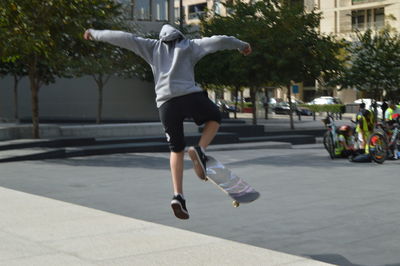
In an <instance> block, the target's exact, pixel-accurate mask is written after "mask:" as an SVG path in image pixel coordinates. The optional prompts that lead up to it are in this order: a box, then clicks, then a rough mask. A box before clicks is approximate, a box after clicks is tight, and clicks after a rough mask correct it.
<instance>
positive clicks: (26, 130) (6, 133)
mask: <svg viewBox="0 0 400 266" xmlns="http://www.w3.org/2000/svg"><path fill="white" fill-rule="evenodd" d="M184 131H185V134H189V133H197V132H198V127H197V126H196V125H195V124H193V123H184ZM154 135H164V129H163V126H162V124H161V123H160V122H152V123H132V124H104V125H103V124H100V125H73V126H59V125H45V124H44V125H40V137H41V138H59V137H126V136H154ZM29 138H32V126H31V125H8V126H3V127H0V140H10V139H29Z"/></svg>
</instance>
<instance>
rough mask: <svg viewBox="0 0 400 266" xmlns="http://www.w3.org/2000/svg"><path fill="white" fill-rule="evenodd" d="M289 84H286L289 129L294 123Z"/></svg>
mask: <svg viewBox="0 0 400 266" xmlns="http://www.w3.org/2000/svg"><path fill="white" fill-rule="evenodd" d="M290 87H291V86H290V84H288V85H287V90H288V101H289V108H290V109H289V118H290V129H294V123H293V112H292V111H293V109H292V92H291V88H290Z"/></svg>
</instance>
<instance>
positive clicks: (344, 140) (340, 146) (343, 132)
mask: <svg viewBox="0 0 400 266" xmlns="http://www.w3.org/2000/svg"><path fill="white" fill-rule="evenodd" d="M353 131H354V129H353V127H351V126H348V125H343V126H341V127H340V128H339V130H338V140H337V143H336V148H335V155H336V157H338V158H347V157H349V156H350V155H353V154H354V153H355V146H354V136H353Z"/></svg>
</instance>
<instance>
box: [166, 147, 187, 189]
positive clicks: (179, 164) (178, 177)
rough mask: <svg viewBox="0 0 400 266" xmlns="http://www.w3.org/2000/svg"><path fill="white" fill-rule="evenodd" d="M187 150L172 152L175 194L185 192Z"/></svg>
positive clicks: (171, 161)
mask: <svg viewBox="0 0 400 266" xmlns="http://www.w3.org/2000/svg"><path fill="white" fill-rule="evenodd" d="M184 155H185V151H181V152H171V156H170V166H171V174H172V185H173V189H174V193H175V194H178V193H179V194H183V188H182V184H183V158H184Z"/></svg>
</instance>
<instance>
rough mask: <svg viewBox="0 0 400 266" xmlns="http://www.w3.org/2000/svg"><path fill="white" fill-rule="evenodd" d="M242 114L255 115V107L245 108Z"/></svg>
mask: <svg viewBox="0 0 400 266" xmlns="http://www.w3.org/2000/svg"><path fill="white" fill-rule="evenodd" d="M242 113H253V107H244V108H243V109H242Z"/></svg>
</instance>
